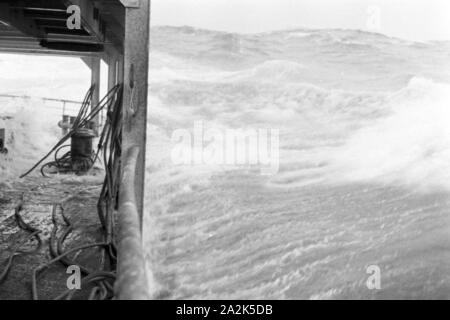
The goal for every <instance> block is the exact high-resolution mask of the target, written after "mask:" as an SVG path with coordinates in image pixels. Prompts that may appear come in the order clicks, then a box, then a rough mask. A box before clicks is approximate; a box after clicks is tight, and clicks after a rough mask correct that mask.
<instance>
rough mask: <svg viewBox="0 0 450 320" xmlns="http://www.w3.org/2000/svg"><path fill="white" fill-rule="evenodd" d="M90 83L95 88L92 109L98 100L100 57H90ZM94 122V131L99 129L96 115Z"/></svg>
mask: <svg viewBox="0 0 450 320" xmlns="http://www.w3.org/2000/svg"><path fill="white" fill-rule="evenodd" d="M90 64H91V85H93V84H95V89H94V92H93V94H92V103H91V109H93V108H94V107H95V106H97V104H98V103H99V102H100V58H97V57H92V58H91V63H90ZM94 122H95V129H96V130H95V131H96V132H98V130H99V124H100V122H99V116H98V115H97V116H96V117H95V118H94Z"/></svg>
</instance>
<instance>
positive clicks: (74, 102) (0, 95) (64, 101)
mask: <svg viewBox="0 0 450 320" xmlns="http://www.w3.org/2000/svg"><path fill="white" fill-rule="evenodd" d="M0 97H2V98H18V99H39V100H44V101H54V102H62V103H72V104H82V103H83V102H81V101H75V100H67V99H55V98H45V97H32V96H27V95H14V94H0Z"/></svg>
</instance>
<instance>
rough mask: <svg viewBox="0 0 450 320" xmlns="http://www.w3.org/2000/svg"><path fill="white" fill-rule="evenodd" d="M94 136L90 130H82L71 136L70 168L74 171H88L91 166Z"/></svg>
mask: <svg viewBox="0 0 450 320" xmlns="http://www.w3.org/2000/svg"><path fill="white" fill-rule="evenodd" d="M94 137H95V134H94V132H93V131H92V130H90V129H86V128H82V129H78V130H77V131H75V132H74V133H73V135H72V141H71V145H70V155H71V158H72V167H73V169H74V170H76V171H82V172H83V171H88V170H89V169H90V167H91V166H92V164H93V161H92V157H93V139H94Z"/></svg>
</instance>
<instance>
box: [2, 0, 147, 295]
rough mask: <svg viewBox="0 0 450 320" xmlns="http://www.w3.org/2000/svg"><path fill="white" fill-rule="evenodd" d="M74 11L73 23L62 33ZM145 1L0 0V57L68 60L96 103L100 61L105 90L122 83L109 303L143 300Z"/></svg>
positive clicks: (144, 273) (145, 106) (93, 103)
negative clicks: (86, 80)
mask: <svg viewBox="0 0 450 320" xmlns="http://www.w3.org/2000/svg"><path fill="white" fill-rule="evenodd" d="M73 6H76V8H78V9H79V16H80V24H79V26H77V27H76V28H69V27H68V23H67V22H68V19H69V18H70V17H71V16H72V14H73V12H74V11H68V8H69V7H72V8H73ZM149 25H150V0H95V1H91V0H0V52H3V53H21V54H31V55H42V54H43V55H55V56H61V55H64V56H74V57H79V58H81V59H82V60H83V61H84V62H85V63H86V64H87V65H88V66H89V68H90V69H91V75H92V77H91V80H92V84H95V85H96V89H95V92H94V94H93V97H92V105H94V106H95V105H97V104H98V102H99V98H100V97H99V88H100V62H101V60H104V61H105V62H106V63H107V65H108V71H109V72H108V79H107V81H108V87H109V88H112V87H114V86H115V85H116V84H118V83H122V84H123V128H122V150H123V152H122V155H123V156H122V157H123V159H122V161H121V163H122V170H121V171H122V177H117V179H119V178H120V179H121V180H120V181H121V184H120V190H121V192H120V197H119V210H118V211H119V212H118V215H119V224H120V225H119V229H120V231H119V239H118V265H117V281H116V297H117V298H119V299H147V298H149V293H148V292H149V290H148V287H147V281H146V272H145V268H144V257H143V255H144V253H143V250H142V242H141V236H142V214H143V190H144V176H145V170H144V169H145V139H146V119H147V85H148V80H147V77H148V59H149V56H148V55H149V32H150V27H149Z"/></svg>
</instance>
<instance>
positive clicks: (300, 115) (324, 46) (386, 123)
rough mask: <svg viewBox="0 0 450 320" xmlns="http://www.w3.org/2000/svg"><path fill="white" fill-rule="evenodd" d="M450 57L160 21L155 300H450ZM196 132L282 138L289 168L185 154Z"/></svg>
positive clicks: (152, 213)
mask: <svg viewBox="0 0 450 320" xmlns="http://www.w3.org/2000/svg"><path fill="white" fill-rule="evenodd" d="M449 58H450V43H449V42H437V41H436V42H432V41H430V42H412V41H406V40H402V39H397V38H390V37H387V36H384V35H381V34H376V33H369V32H363V31H356V30H339V29H333V30H331V29H329V30H327V29H323V30H314V29H296V30H288V31H274V32H267V33H260V34H235V33H225V32H217V31H209V30H202V29H195V28H191V27H156V28H153V29H152V33H151V54H150V76H149V77H150V78H149V80H150V84H149V90H150V93H149V117H148V126H149V128H148V135H147V140H148V149H147V176H146V181H147V183H146V199H145V201H146V204H145V206H146V226H145V230H146V232H145V234H146V237H147V239H146V242H145V247H146V250H147V257H148V268H149V271H150V274H151V279H150V281H151V286H152V290H153V294H154V297H156V298H162V299H180V298H181V299H439V298H445V299H448V298H450V273H449V271H450V250H449V248H450V234H449V232H450V215H449V212H448V208H449V205H450V193H449V188H450V179H449V178H450V170H449V169H450V126H449V125H448V122H449V120H450V59H449ZM199 123H200V124H201V125H202V126H203V127H205V128H209V129H211V130H215V132H219V133H220V132H223V133H224V132H228V131H227V130H259V129H264V130H268V131H270V130H276V131H277V132H278V133H279V137H278V140H279V145H278V149H277V150H278V152H277V154H276V155H277V166H276V170H272V172H271V173H270V174H263V173H262V172H263V171H262V170H260V169H261V168H260V167H261V166H262V164H261V163H260V164H259V165H258V164H256V165H255V164H248V163H245V161H244V162H243V163H233V162H231V163H227V162H220V161H219V162H217V163H212V164H211V163H206V162H205V163H202V162H201V161H200V162H198V161H191V162H189V161H187V162H182V161H181V162H182V163H179V162H177V161H174V160H176V158H175V159H174V155H173V153H174V148H176V147H177V143H179V141H178V140H176V139H174V132H178V131H180V130H184V132H191V133H192V135H193V136H194V138H195V135H196V133H195V132H194V131H195V130H196V129H195V128H196V125H198V124H199ZM195 144H196V142H195V141H190V140H189V142H188V144H187V146H188V147H190V146H192V148H193V149H194V150H195V148H197V147H198V145H197V146H196V145H195ZM185 146H186V145H185ZM203 148H204V146H203ZM194 153H195V151H194ZM225 153H226V152H225ZM192 157H195V156H192ZM188 159H189V156H188ZM374 267H375V268H376V270H378V275H379V283H378V285H377V286H376V288H374V287H373V286H370V283H368V282H370V278H371V276H372V272H371V271H370V270H373V269H371V268H374Z"/></svg>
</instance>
